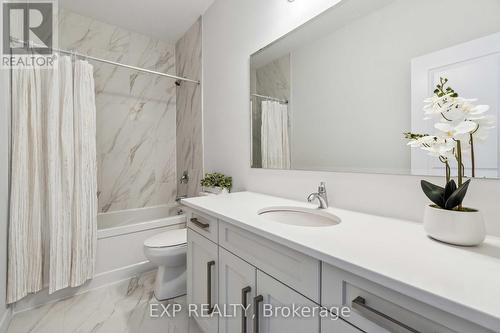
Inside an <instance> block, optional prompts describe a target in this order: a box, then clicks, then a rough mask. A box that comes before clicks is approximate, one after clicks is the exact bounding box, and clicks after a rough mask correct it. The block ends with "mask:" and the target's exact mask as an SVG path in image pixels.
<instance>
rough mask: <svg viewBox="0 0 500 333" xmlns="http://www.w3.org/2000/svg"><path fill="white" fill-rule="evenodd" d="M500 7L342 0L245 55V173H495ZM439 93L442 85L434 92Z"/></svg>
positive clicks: (449, 1)
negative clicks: (248, 166) (248, 129)
mask: <svg viewBox="0 0 500 333" xmlns="http://www.w3.org/2000/svg"><path fill="white" fill-rule="evenodd" d="M499 15H500V1H498V0H476V1H470V0H419V1H409V0H372V1H366V0H344V1H340V2H339V3H338V4H337V5H335V6H334V7H332V8H330V9H329V10H327V11H326V12H325V13H323V14H321V15H320V16H318V17H317V18H315V19H313V20H312V21H310V22H308V23H306V24H305V25H303V26H301V27H299V28H298V29H296V30H294V31H292V32H291V33H289V34H288V35H286V36H284V37H283V38H280V39H279V40H277V41H275V42H273V43H272V44H270V45H268V46H266V47H264V48H263V49H261V50H260V51H258V52H256V53H255V54H253V55H251V60H250V64H251V65H250V77H251V82H250V101H251V119H252V133H251V134H252V140H251V144H252V147H251V151H252V161H251V163H252V167H254V168H271V169H300V170H323V171H342V172H344V171H345V172H366V173H389V174H414V175H443V172H444V171H445V170H446V168H447V167H448V168H449V170H450V171H451V172H456V169H457V167H458V163H457V161H456V158H457V149H456V143H457V142H458V141H461V148H462V155H463V156H461V157H462V158H461V161H462V163H461V167H462V168H463V169H464V171H465V174H466V175H467V176H471V175H472V173H474V175H475V176H476V177H487V178H498V176H499V159H500V145H499V130H498V126H496V118H497V116H498V112H499V109H498V108H499V97H500V33H499V32H500V20H499ZM438 85H439V87H441V88H439V87H438Z"/></svg>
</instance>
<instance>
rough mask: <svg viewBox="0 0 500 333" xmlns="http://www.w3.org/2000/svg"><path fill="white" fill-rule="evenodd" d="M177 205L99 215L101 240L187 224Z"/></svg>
mask: <svg viewBox="0 0 500 333" xmlns="http://www.w3.org/2000/svg"><path fill="white" fill-rule="evenodd" d="M185 222H186V218H185V217H184V215H183V211H182V209H181V207H180V206H179V205H177V204H171V205H162V206H154V207H146V208H137V209H128V210H120V211H116V212H109V213H101V214H99V215H97V229H98V232H97V235H98V238H99V239H102V238H108V237H114V236H120V235H124V234H130V233H134V232H140V231H144V230H151V229H157V228H161V227H166V226H170V225H175V224H180V223H185Z"/></svg>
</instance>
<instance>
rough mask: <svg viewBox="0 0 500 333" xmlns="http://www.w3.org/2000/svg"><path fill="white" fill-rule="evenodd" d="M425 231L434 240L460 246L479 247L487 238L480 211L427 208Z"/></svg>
mask: <svg viewBox="0 0 500 333" xmlns="http://www.w3.org/2000/svg"><path fill="white" fill-rule="evenodd" d="M424 229H425V232H427V235H429V236H430V237H432V238H434V239H437V240H439V241H442V242H445V243H449V244H453V245H460V246H475V245H479V244H481V243H482V242H483V241H484V239H485V237H486V228H485V226H484V219H483V215H482V214H481V212H480V211H471V212H459V211H454V210H446V209H442V208H436V207H433V206H427V207H426V208H425V214H424Z"/></svg>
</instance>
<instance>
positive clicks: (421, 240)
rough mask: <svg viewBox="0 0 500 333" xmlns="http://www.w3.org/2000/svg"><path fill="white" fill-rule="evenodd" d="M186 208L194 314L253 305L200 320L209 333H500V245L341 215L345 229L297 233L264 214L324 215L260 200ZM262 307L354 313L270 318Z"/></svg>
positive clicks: (248, 196)
mask: <svg viewBox="0 0 500 333" xmlns="http://www.w3.org/2000/svg"><path fill="white" fill-rule="evenodd" d="M182 203H183V205H185V206H186V211H187V217H188V256H187V265H188V268H187V272H188V285H187V289H188V302H189V303H192V304H208V308H209V309H206V311H205V314H209V313H210V312H211V308H212V307H215V306H217V309H222V308H223V307H224V305H230V304H243V305H247V304H248V305H250V308H249V311H248V312H247V313H246V314H247V315H246V316H243V315H242V312H241V310H240V311H237V313H236V316H230V317H224V316H216V315H213V316H210V315H207V316H203V317H197V318H196V320H197V322H198V324H199V326H200V328H201V329H202V330H203V331H204V332H205V333H215V332H220V333H237V332H240V333H246V332H254V333H268V332H276V333H281V332H287V333H293V332H301V333H302V332H323V333H330V332H332V333H337V332H338V333H355V332H363V331H364V332H369V333H377V332H405V333H407V332H422V333H426V332H439V333H444V332H446V333H449V332H464V333H465V332H467V333H476V332H477V333H480V332H481V333H482V332H500V297H499V296H500V283H499V281H500V260H499V258H500V239H497V238H494V237H489V238H487V239H486V241H485V243H484V244H483V245H482V246H481V247H478V248H459V247H454V246H450V245H446V244H442V243H438V242H436V241H433V240H431V239H429V238H427V237H426V236H425V233H424V231H423V230H422V227H421V225H419V224H417V223H413V222H408V221H403V220H397V219H391V218H385V217H379V216H373V215H368V214H362V213H357V212H352V211H347V210H342V209H336V208H328V209H326V210H323V211H324V212H323V213H325V214H330V215H331V216H335V217H337V218H338V220H340V223H339V222H338V220H337V223H332V224H331V225H327V224H324V225H310V226H308V225H306V224H304V223H302V224H300V223H295V222H293V223H292V224H288V223H286V219H284V220H280V221H278V219H274V218H273V216H272V215H269V216H268V215H259V212H263V209H264V210H265V208H266V207H285V206H287V207H296V208H297V209H299V210H300V209H303V210H304V211H307V210H311V211H312V210H313V209H315V208H316V206H315V205H311V204H307V203H301V202H297V201H292V200H287V199H282V198H277V197H272V196H267V195H262V194H257V193H251V192H240V193H234V194H229V195H223V196H212V197H200V198H190V199H185V200H183V201H182ZM311 220H314V217H313V218H311ZM261 304H272V305H273V306H291V305H292V304H296V305H300V306H308V307H311V308H312V307H324V308H332V307H335V308H340V307H342V306H347V307H350V308H351V312H350V313H347V314H346V315H345V316H342V315H341V314H339V315H340V316H341V317H342V318H341V319H338V320H332V319H331V318H322V317H321V316H319V315H317V316H314V317H307V318H306V317H302V318H299V317H296V318H291V317H290V318H283V317H280V316H277V317H267V316H266V317H264V316H263V314H262V305H261Z"/></svg>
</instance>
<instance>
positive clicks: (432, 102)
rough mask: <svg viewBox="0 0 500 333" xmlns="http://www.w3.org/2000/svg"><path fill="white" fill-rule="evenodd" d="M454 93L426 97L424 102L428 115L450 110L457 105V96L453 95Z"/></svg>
mask: <svg viewBox="0 0 500 333" xmlns="http://www.w3.org/2000/svg"><path fill="white" fill-rule="evenodd" d="M451 95H452V94H447V95H444V96H441V97H439V96H437V95H433V96H432V97H430V98H426V99H425V100H424V103H427V104H426V105H425V106H424V112H425V114H426V115H439V114H442V113H447V112H449V111H450V110H451V109H452V108H453V107H456V105H457V99H456V97H452V96H451Z"/></svg>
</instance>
